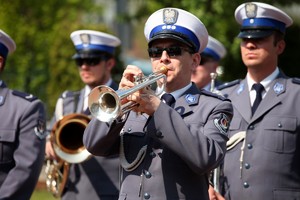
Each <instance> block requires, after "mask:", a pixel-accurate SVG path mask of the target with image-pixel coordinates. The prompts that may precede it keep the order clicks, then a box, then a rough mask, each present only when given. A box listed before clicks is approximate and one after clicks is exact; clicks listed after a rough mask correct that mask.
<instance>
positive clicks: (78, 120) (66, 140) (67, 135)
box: [52, 114, 91, 163]
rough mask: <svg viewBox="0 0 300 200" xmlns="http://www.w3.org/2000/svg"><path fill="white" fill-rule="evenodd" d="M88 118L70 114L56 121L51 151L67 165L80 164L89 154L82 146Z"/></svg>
mask: <svg viewBox="0 0 300 200" xmlns="http://www.w3.org/2000/svg"><path fill="white" fill-rule="evenodd" d="M89 121H90V118H89V117H88V116H86V115H83V114H70V115H67V116H65V117H64V118H63V119H61V120H60V121H58V122H57V123H56V124H55V126H54V128H53V130H52V131H53V134H52V144H53V150H54V151H55V153H56V155H57V156H58V157H60V158H61V159H63V160H64V161H66V162H68V163H81V162H83V161H85V160H87V159H88V158H89V157H90V156H91V154H90V153H89V152H88V151H87V150H86V148H85V147H84V145H83V141H82V137H83V133H84V130H85V128H86V126H87V125H88V123H89Z"/></svg>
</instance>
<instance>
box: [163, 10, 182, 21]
mask: <svg viewBox="0 0 300 200" xmlns="http://www.w3.org/2000/svg"><path fill="white" fill-rule="evenodd" d="M177 19H178V11H177V10H175V9H171V8H169V9H164V11H163V21H164V23H165V24H175V23H176V22H177Z"/></svg>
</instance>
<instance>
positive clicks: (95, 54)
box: [72, 49, 109, 59]
mask: <svg viewBox="0 0 300 200" xmlns="http://www.w3.org/2000/svg"><path fill="white" fill-rule="evenodd" d="M104 57H109V56H108V53H107V52H104V51H95V50H88V49H83V50H80V51H77V53H76V54H74V55H73V56H72V59H79V58H82V59H86V58H104Z"/></svg>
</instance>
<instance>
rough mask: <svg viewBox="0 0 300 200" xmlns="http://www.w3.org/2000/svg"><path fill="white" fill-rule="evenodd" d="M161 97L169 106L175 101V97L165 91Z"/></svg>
mask: <svg viewBox="0 0 300 200" xmlns="http://www.w3.org/2000/svg"><path fill="white" fill-rule="evenodd" d="M161 99H162V101H163V102H165V103H166V104H168V105H169V106H171V105H172V104H173V103H175V98H174V97H173V96H172V95H171V94H167V93H165V94H163V95H162V96H161Z"/></svg>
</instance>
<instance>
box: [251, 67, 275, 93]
mask: <svg viewBox="0 0 300 200" xmlns="http://www.w3.org/2000/svg"><path fill="white" fill-rule="evenodd" d="M278 74H279V69H278V67H276V69H275V70H274V71H273V72H272V73H271V74H270V75H269V76H267V77H266V78H265V79H263V80H262V81H261V82H260V83H261V84H262V85H263V86H264V88H265V90H266V92H268V91H269V89H270V84H271V82H272V81H273V80H274V79H275V78H276V77H277V76H278ZM247 83H248V90H249V91H251V89H252V85H253V84H254V83H255V81H254V80H253V79H251V77H250V75H249V74H247Z"/></svg>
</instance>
